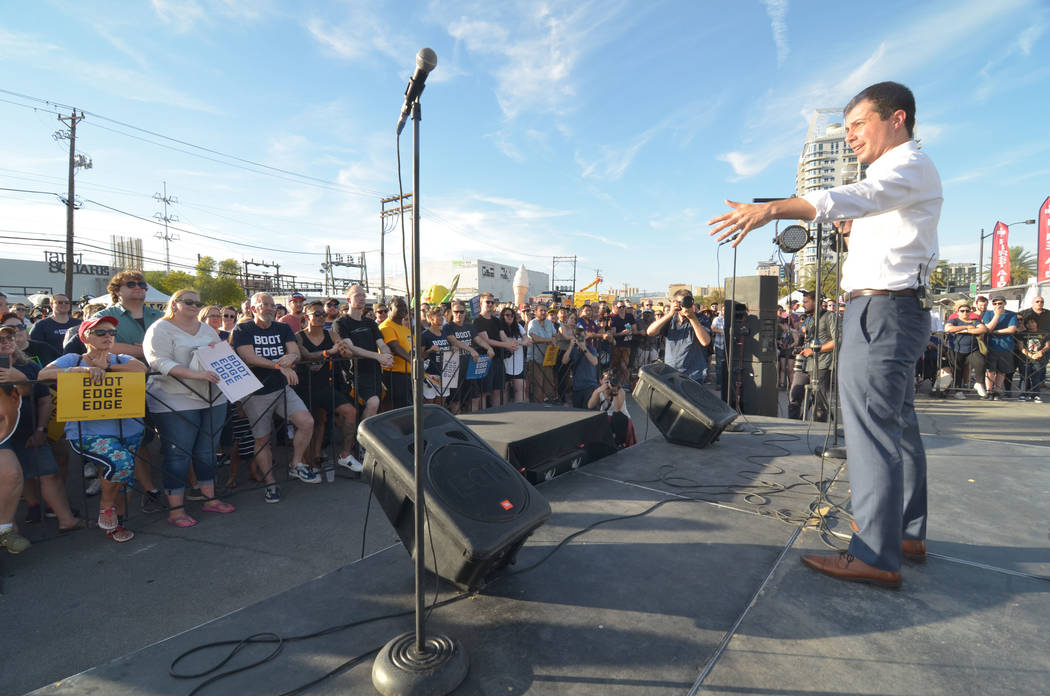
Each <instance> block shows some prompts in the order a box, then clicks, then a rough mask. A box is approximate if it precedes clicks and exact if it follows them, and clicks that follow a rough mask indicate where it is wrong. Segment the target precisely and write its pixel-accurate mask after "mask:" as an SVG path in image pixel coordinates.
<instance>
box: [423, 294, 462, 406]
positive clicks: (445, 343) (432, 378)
mask: <svg viewBox="0 0 1050 696" xmlns="http://www.w3.org/2000/svg"><path fill="white" fill-rule="evenodd" d="M444 315H445V312H444V310H442V309H441V307H440V306H434V307H431V308H429V309H428V310H427V319H429V321H430V323H429V325H428V326H427V328H426V330H425V331H424V332H423V335H422V336H420V338H419V340H420V343H421V344H422V347H423V373H424V380H423V399H424V400H425V401H426V402H427V403H428V404H439V405H444V403H445V397H447V396H449V394H450V393H451V391H452V390H453V389H454V388H455V387H456V385H455V384H452V383H450V382H446V380H445V379H444V376H443V373H444V368H445V355H446V354H447V353H448V351H450V350H451V349H452V344H451V343H450V342H449V340H448V339H447V338H445V336H444V334H443V333H442V328H444V323H445V320H444Z"/></svg>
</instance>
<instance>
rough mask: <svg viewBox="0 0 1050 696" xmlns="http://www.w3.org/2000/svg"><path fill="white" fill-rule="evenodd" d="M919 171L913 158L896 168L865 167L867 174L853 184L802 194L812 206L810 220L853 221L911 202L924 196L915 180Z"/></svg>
mask: <svg viewBox="0 0 1050 696" xmlns="http://www.w3.org/2000/svg"><path fill="white" fill-rule="evenodd" d="M921 180H922V173H921V171H919V169H918V163H917V162H915V160H914V159H912V160H910V161H907V162H905V163H903V164H902V165H900V166H897V167H876V166H874V165H872V166H871V167H869V168H868V172H867V177H866V178H864V179H863V180H861V181H858V182H857V183H855V184H845V185H843V186H836V187H834V188H830V189H826V190H824V191H811V192H809V193H806V194H803V195H802V197H803V198H805V199H806V200H807V201H809V203H810V204H811V205H812V206H813V207H814V208H816V210H817V216H816V217H815V218H813V222H834V221H837V220H855V219H857V218H863V217H867V216H868V215H878V214H880V213H885V212H887V211H890V210H896V209H898V208H904V207H907V206H910V205H913V204H915V203H917V202H919V201H921V200H923V198H924V192H923V191H922V190H921V188H920V187H919V186H916V185H915V182H916V181H921Z"/></svg>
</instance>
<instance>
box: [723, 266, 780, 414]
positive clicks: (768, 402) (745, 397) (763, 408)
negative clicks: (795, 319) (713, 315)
mask: <svg viewBox="0 0 1050 696" xmlns="http://www.w3.org/2000/svg"><path fill="white" fill-rule="evenodd" d="M777 281H778V279H777V277H776V276H739V277H737V279H736V288H735V289H736V303H737V304H736V313H737V321H738V324H737V332H736V336H737V339H738V340H737V344H736V345H734V346H733V366H732V367H731V368H730V369H729V370H728V372H729V373H730V374H731V375H732V376H733V378H734V379H736V380H739V387H740V403H739V404H737V403H736V398H735V397H736V385H730V399H729V402H730V403H732V404H734V405H738V406H739V408H740V411H741V413H749V414H754V415H761V416H776V415H777V405H778V398H777V378H776V365H777V290H778V285H777ZM733 289H734V288H733V285H732V279H727V280H726V282H725V293H726V295H725V296H726V298H730V297H731V295H732V293H733ZM731 306H732V305H731V303H730V300H729V299H727V300H726V302H725V314H724V315H723V316H724V317H725V322H726V324H728V323H729V316H730V308H731ZM741 312H743V316H741V315H740V313H741ZM726 337H727V338H728V337H729V331H728V327H727V330H726ZM727 351H728V348H727ZM723 381H724V380H723ZM725 396H726V392H725V391H723V398H725Z"/></svg>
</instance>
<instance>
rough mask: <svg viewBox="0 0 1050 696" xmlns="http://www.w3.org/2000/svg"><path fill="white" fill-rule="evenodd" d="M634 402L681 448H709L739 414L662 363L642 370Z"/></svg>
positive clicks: (701, 386) (639, 372)
mask: <svg viewBox="0 0 1050 696" xmlns="http://www.w3.org/2000/svg"><path fill="white" fill-rule="evenodd" d="M634 400H635V401H637V402H638V405H639V406H641V407H642V408H644V409H645V410H646V413H647V414H648V415H649V419H650V420H652V421H653V423H655V424H656V427H657V428H659V429H660V432H661V433H663V436H664V437H665V438H667V439H668V440H669V441H670V442H674V443H676V444H679V445H689V446H690V447H707V446H708V445H709V444H711V443H712V442H714V441H715V440H717V439H718V436H719V435H720V434H721V433H722V431H723V430H725V429H726V427H727V426H728V425H729V424H730V423H732V422H733V421H734V420H735V419H736V411H734V410H733V409H731V408H729V406H727V405H726V404H725V402H723V401H721V400H720V399H719V398H718V397H717V396H715V395H714V394H713V393H711V392H710V391H709V390H708V389H707V387H705V386H703V385H701V384H698V383H696V382H694V381H693V380H691V379H689V378H688V377H686V376H685V375H684V374H682V373H681V372H679V371H678V370H676V369H674V368H672V367H668V366H667V365H665V364H664V363H661V362H657V363H652V364H650V365H646V366H644V367H642V368H641V369H639V371H638V382H637V384H635V386H634Z"/></svg>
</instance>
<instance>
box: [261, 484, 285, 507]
mask: <svg viewBox="0 0 1050 696" xmlns="http://www.w3.org/2000/svg"><path fill="white" fill-rule="evenodd" d="M263 500H265V501H266V502H268V503H279V502H281V489H280V488H279V487H278V486H267V487H266V494H265V495H264V496H263Z"/></svg>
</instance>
